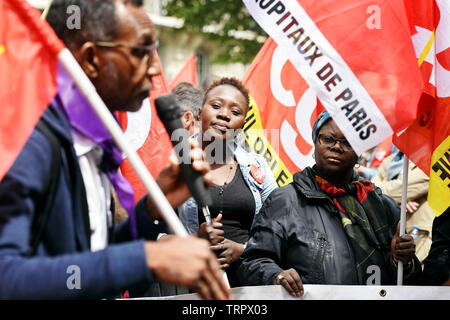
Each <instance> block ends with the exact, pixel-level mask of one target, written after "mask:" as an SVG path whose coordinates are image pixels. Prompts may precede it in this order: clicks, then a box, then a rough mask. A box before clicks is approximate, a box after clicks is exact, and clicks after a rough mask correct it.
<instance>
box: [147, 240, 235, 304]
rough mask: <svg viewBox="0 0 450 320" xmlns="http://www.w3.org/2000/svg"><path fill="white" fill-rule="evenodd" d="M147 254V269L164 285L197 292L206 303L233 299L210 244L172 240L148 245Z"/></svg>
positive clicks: (197, 241) (199, 241)
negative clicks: (212, 300)
mask: <svg viewBox="0 0 450 320" xmlns="http://www.w3.org/2000/svg"><path fill="white" fill-rule="evenodd" d="M145 252H146V257H147V266H148V267H149V269H150V270H151V271H152V272H153V273H154V274H155V275H156V277H157V278H158V279H159V280H161V281H162V282H166V283H169V284H173V285H177V286H181V287H187V288H191V289H194V290H195V291H197V292H198V293H199V294H200V296H201V297H202V298H203V299H208V300H211V299H214V300H224V299H230V295H231V292H230V289H229V288H228V287H227V285H226V284H225V282H224V280H223V276H222V271H221V269H220V267H219V264H218V262H217V259H216V257H215V256H214V254H213V253H212V252H211V250H210V249H209V243H208V242H207V241H205V240H203V239H198V238H195V237H192V236H189V237H187V238H182V237H178V236H172V237H168V238H167V239H165V240H164V241H158V242H146V243H145Z"/></svg>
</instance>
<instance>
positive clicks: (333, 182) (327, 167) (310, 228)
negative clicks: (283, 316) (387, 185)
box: [238, 111, 421, 296]
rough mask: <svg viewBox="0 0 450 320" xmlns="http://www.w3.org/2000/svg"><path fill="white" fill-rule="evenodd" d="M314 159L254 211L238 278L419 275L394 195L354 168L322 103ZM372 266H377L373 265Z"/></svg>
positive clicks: (357, 280)
mask: <svg viewBox="0 0 450 320" xmlns="http://www.w3.org/2000/svg"><path fill="white" fill-rule="evenodd" d="M312 138H313V142H314V147H315V150H314V158H315V162H316V163H315V165H314V166H312V167H306V168H305V169H304V170H303V171H301V172H297V173H296V174H295V175H294V181H293V182H292V183H290V184H289V185H287V186H285V187H282V188H279V189H276V190H274V191H273V192H272V193H271V195H270V196H269V197H268V198H267V200H266V201H265V203H264V205H263V207H262V209H261V211H260V213H259V215H258V216H257V217H256V219H255V221H254V223H253V227H252V230H251V233H250V238H249V240H248V244H247V248H246V250H245V251H244V252H243V254H242V255H241V257H240V259H239V261H238V276H239V280H240V281H241V283H242V285H246V286H248V285H273V284H275V285H282V286H283V287H284V288H286V290H288V292H289V293H290V294H291V295H293V296H301V295H303V293H304V289H303V284H304V283H306V284H333V285H338V284H343V285H365V284H368V283H371V284H372V283H373V284H377V283H378V284H395V283H396V277H397V276H396V273H397V264H398V261H402V262H403V263H404V266H405V268H404V283H405V284H413V283H418V282H419V280H420V274H421V268H420V262H419V260H418V259H417V257H415V255H414V251H415V245H414V241H413V239H412V237H411V236H409V235H403V236H401V237H400V236H399V223H398V221H399V208H398V206H397V205H396V203H395V201H394V200H392V199H391V198H389V197H388V196H386V195H384V194H382V193H381V190H380V189H379V188H377V187H376V186H375V185H373V184H372V183H370V182H369V181H367V180H362V179H361V178H360V177H359V176H358V175H357V173H356V172H355V171H354V166H355V163H356V162H357V161H358V156H357V155H356V153H355V152H354V151H353V149H352V147H351V146H350V144H349V143H348V141H347V140H346V139H345V136H344V135H343V133H342V132H341V130H340V129H339V128H338V126H337V125H336V123H335V122H334V120H333V119H331V117H330V115H329V113H328V112H327V111H324V112H322V113H321V114H320V115H319V117H318V118H317V120H316V121H315V123H314V127H313V134H312ZM375 270H376V271H375Z"/></svg>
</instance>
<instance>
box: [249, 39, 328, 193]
mask: <svg viewBox="0 0 450 320" xmlns="http://www.w3.org/2000/svg"><path fill="white" fill-rule="evenodd" d="M243 83H244V85H245V86H246V87H247V88H248V89H249V91H250V96H251V97H252V99H251V103H250V108H249V111H248V113H247V117H246V123H245V126H244V130H243V132H244V135H245V137H246V139H247V142H248V144H249V146H250V148H251V149H252V150H253V151H254V152H256V153H259V154H261V155H263V156H264V158H265V159H266V161H267V163H268V165H269V167H271V169H272V172H273V174H274V176H275V180H276V181H277V183H278V184H279V185H280V186H283V185H286V184H287V183H289V182H291V181H292V175H293V174H294V173H295V172H297V171H299V170H303V168H305V167H306V166H309V165H312V164H313V163H314V159H313V158H312V150H313V142H312V138H311V131H312V126H313V123H314V121H315V119H316V118H317V116H318V115H319V114H320V112H322V111H323V109H324V108H323V106H322V105H321V103H320V101H319V100H318V99H317V97H316V95H315V93H314V92H313V91H312V90H311V89H310V88H309V86H308V84H307V83H306V81H305V80H304V79H303V78H302V76H301V75H300V74H299V72H298V71H297V70H296V69H295V67H294V66H293V65H292V63H291V62H290V61H289V60H288V59H287V58H286V56H284V55H283V54H282V50H281V49H280V47H279V46H278V45H277V44H276V43H275V41H273V40H272V39H271V38H269V39H268V40H267V41H266V43H265V44H264V46H263V47H262V48H261V50H260V51H259V53H258V55H257V56H256V57H255V59H254V60H253V62H252V64H251V66H250V67H249V69H248V71H247V73H246V74H245V76H244V79H243Z"/></svg>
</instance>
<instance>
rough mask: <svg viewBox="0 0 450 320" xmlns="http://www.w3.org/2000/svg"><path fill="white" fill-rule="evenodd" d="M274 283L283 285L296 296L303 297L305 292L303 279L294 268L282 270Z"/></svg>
mask: <svg viewBox="0 0 450 320" xmlns="http://www.w3.org/2000/svg"><path fill="white" fill-rule="evenodd" d="M273 284H275V285H282V286H283V287H284V288H285V289H286V290H287V291H288V292H289V293H290V294H291V295H292V296H294V297H301V296H302V295H303V294H304V293H305V291H304V289H303V282H302V279H301V278H300V276H299V274H298V273H297V271H295V269H293V268H291V269H288V270H284V271H282V272H281V273H280V274H279V275H277V277H276V278H275V280H274V281H273Z"/></svg>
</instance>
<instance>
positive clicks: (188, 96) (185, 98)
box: [172, 82, 204, 136]
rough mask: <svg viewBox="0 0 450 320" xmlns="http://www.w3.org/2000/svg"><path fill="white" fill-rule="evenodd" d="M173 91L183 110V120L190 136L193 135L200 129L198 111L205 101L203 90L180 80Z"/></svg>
mask: <svg viewBox="0 0 450 320" xmlns="http://www.w3.org/2000/svg"><path fill="white" fill-rule="evenodd" d="M172 93H173V94H174V95H175V100H176V102H177V103H178V105H179V106H180V108H181V110H182V111H183V116H182V117H181V122H182V123H183V126H184V128H185V129H186V131H187V132H188V134H189V136H193V135H194V134H196V133H198V131H199V118H198V113H199V110H200V109H201V107H202V103H203V97H204V94H203V91H202V90H201V89H200V88H198V87H197V86H194V85H193V84H192V83H189V82H180V83H178V84H177V85H176V86H175V87H174V88H173V90H172Z"/></svg>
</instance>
